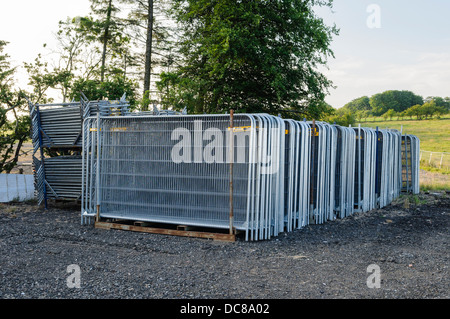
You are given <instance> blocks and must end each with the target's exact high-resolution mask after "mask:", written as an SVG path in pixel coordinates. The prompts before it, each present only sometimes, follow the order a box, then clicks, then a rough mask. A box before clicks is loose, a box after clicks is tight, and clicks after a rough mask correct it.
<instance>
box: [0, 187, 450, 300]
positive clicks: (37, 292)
mask: <svg viewBox="0 0 450 319" xmlns="http://www.w3.org/2000/svg"><path fill="white" fill-rule="evenodd" d="M406 199H407V200H406ZM449 221H450V195H449V194H446V193H439V194H428V195H426V194H421V195H420V196H412V195H410V196H402V197H400V198H399V199H397V200H396V201H395V202H394V203H393V204H392V205H390V206H389V207H386V208H384V209H382V210H374V211H371V212H367V213H360V214H355V215H353V216H350V217H348V218H345V219H339V220H336V221H332V222H327V223H326V224H323V225H310V226H307V227H305V228H303V229H301V230H297V231H295V232H292V233H287V234H284V233H283V234H281V235H280V236H278V237H277V238H273V239H271V240H269V241H261V242H245V241H244V240H242V239H238V240H237V241H236V242H234V243H225V242H217V241H212V240H207V239H198V238H186V237H176V236H166V235H157V234H146V233H137V232H130V231H119V230H102V229H95V228H94V227H93V226H81V225H80V218H79V207H77V206H73V205H68V204H61V203H54V204H52V205H50V208H49V209H48V210H46V211H45V210H43V209H42V208H39V207H37V206H35V205H32V204H20V203H16V204H2V205H0V225H1V226H0V298H1V299H12V298H14V299H21V298H29V299H38V298H46V299H101V298H113V299H116V298H117V299H138V298H156V299H169V298H171V299H185V298H187V299H203V298H205V299H206V298H208V299H209V298H215V299H243V298H251V299H260V298H261V299H297V298H301V299H312V298H314V299H317V298H326V299H334V298H345V299H355V298H356V299H378V298H380V299H386V298H389V299H391V298H393V299H397V298H401V299H403V298H408V299H409V298H412V299H448V298H449V297H450V292H449V290H450V289H449V288H450V277H449V268H448V265H449V247H448V243H449V239H450V238H449V237H450V236H449ZM73 264H75V265H78V266H79V269H80V279H81V281H80V288H73V287H68V285H67V279H68V278H69V277H70V278H71V276H72V275H73V274H72V273H71V272H68V266H69V265H73ZM372 264H375V265H377V266H378V267H379V270H380V274H381V283H380V288H369V287H368V285H367V282H368V277H369V276H370V275H371V273H370V272H368V266H369V265H372Z"/></svg>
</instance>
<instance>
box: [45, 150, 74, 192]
mask: <svg viewBox="0 0 450 319" xmlns="http://www.w3.org/2000/svg"><path fill="white" fill-rule="evenodd" d="M81 162H82V158H81V155H80V156H56V157H48V158H44V165H45V183H46V186H47V198H52V199H60V198H64V199H79V198H80V196H81V193H80V190H81V174H82V172H81Z"/></svg>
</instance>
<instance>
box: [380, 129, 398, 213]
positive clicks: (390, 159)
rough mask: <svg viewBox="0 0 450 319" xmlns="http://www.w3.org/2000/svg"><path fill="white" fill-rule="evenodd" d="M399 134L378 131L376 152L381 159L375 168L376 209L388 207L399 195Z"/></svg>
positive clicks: (396, 132)
mask: <svg viewBox="0 0 450 319" xmlns="http://www.w3.org/2000/svg"><path fill="white" fill-rule="evenodd" d="M400 146H401V134H400V133H399V132H398V131H390V130H379V131H378V148H379V149H378V150H379V151H378V152H377V156H379V158H381V160H380V161H379V162H380V165H379V166H377V167H378V169H377V179H376V190H378V199H377V200H378V207H380V208H381V207H385V206H387V205H389V204H390V203H391V202H392V201H393V200H394V199H395V198H396V197H398V196H399V194H400V188H401V176H400V174H401V154H400Z"/></svg>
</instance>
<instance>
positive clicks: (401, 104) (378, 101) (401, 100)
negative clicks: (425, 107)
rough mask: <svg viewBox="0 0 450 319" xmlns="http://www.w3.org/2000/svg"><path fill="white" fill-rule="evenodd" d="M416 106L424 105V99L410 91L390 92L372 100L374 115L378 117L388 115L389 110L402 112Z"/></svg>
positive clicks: (379, 94)
mask: <svg viewBox="0 0 450 319" xmlns="http://www.w3.org/2000/svg"><path fill="white" fill-rule="evenodd" d="M416 104H423V98H422V97H420V96H418V95H416V94H414V93H413V92H410V91H396V90H390V91H385V92H383V93H378V94H375V95H373V96H372V97H371V98H370V106H371V108H372V113H373V114H374V115H376V116H380V115H382V114H384V113H386V112H387V111H388V110H389V109H393V110H394V111H396V112H401V111H403V110H406V109H408V108H409V107H411V106H413V105H416Z"/></svg>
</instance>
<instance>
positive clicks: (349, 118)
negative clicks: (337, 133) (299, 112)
mask: <svg viewBox="0 0 450 319" xmlns="http://www.w3.org/2000/svg"><path fill="white" fill-rule="evenodd" d="M324 121H326V122H328V123H330V124H337V125H340V126H349V125H353V124H355V123H356V118H355V115H354V114H353V113H352V112H351V111H350V110H348V108H345V107H341V108H339V109H333V111H332V112H331V113H330V114H328V115H327V116H326V117H325V118H324Z"/></svg>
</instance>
